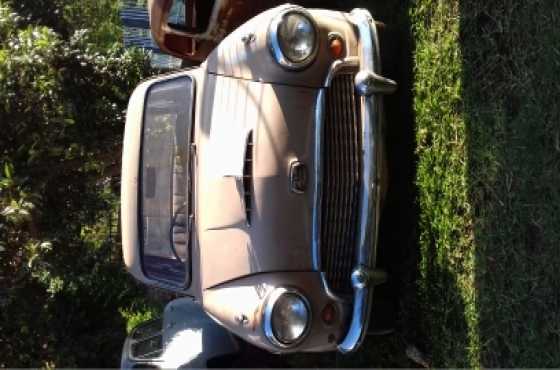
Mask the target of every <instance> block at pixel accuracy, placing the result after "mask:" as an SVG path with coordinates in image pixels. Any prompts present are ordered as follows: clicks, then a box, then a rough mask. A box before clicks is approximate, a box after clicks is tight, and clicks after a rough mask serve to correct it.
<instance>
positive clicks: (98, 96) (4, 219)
mask: <svg viewBox="0 0 560 370" xmlns="http://www.w3.org/2000/svg"><path fill="white" fill-rule="evenodd" d="M72 3H74V2H72ZM109 3H113V8H112V9H113V11H115V10H116V6H115V5H114V4H115V2H106V1H95V0H90V1H85V2H80V3H76V4H78V5H80V6H83V9H86V10H87V9H90V10H92V9H96V8H95V7H96V6H98V5H99V4H109ZM10 4H11V5H13V6H14V7H13V8H12V7H9V6H7V5H10ZM76 4H74V5H72V4H71V2H67V3H64V2H63V1H37V2H36V1H31V0H29V1H17V4H16V2H15V1H14V2H2V1H1V0H0V132H1V133H2V134H1V135H0V171H1V174H0V327H1V330H0V353H2V355H1V356H0V367H3V366H10V367H37V366H47V367H50V366H59V367H60V366H64V367H70V366H88V367H94V366H95V367H98V366H111V367H114V366H116V365H117V364H118V359H119V356H120V348H121V346H122V341H123V339H124V336H125V335H126V322H125V318H126V317H124V316H126V315H123V314H121V313H122V312H132V311H130V310H132V308H133V307H136V306H139V307H140V306H141V307H144V306H146V304H147V303H145V302H144V301H143V298H142V297H143V296H144V294H143V292H141V291H140V290H139V288H138V286H137V285H135V284H134V283H133V282H132V281H131V279H130V278H129V277H128V275H127V274H126V273H125V272H124V270H123V267H122V261H121V257H120V244H119V243H120V240H119V237H118V232H117V231H118V211H117V210H118V186H119V176H120V156H121V141H122V133H123V128H124V115H125V110H126V105H127V101H128V96H129V94H130V92H131V91H132V89H133V88H134V87H135V86H136V84H137V83H138V82H139V80H141V79H142V78H144V77H145V76H147V75H149V74H150V73H151V70H150V67H149V63H148V60H147V58H146V55H145V54H143V53H142V52H140V51H138V50H125V49H124V48H123V47H122V45H120V44H119V43H117V42H114V41H115V40H116V39H115V40H111V38H110V37H105V38H103V37H101V36H100V33H99V31H98V30H97V31H88V30H86V29H83V26H87V22H85V21H84V22H82V23H79V22H76V19H79V18H80V14H78V8H77V5H76ZM84 4H85V5H84ZM51 8H52V9H51ZM13 9H17V10H18V12H20V13H21V14H18V13H16V12H14V11H13ZM98 10H99V11H98V13H99V14H103V11H102V10H104V9H98ZM61 12H62V13H63V14H62V16H61ZM82 15H83V14H82ZM89 22H90V24H95V20H94V19H90V20H89ZM76 24H77V26H76ZM108 29H109V28H107V30H108ZM115 30H118V27H117V26H115ZM107 35H109V32H106V34H105V36H107ZM119 37H120V36H119ZM100 40H102V42H101V41H100ZM103 40H104V41H103Z"/></svg>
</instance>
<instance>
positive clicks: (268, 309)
mask: <svg viewBox="0 0 560 370" xmlns="http://www.w3.org/2000/svg"><path fill="white" fill-rule="evenodd" d="M284 294H294V295H296V296H298V297H299V298H300V299H301V300H302V301H303V304H304V305H305V307H306V308H307V313H308V319H307V326H306V327H305V330H304V331H303V333H302V334H301V336H300V337H299V338H298V339H296V340H295V341H294V342H293V343H290V344H286V343H282V342H280V341H279V340H278V339H277V338H276V336H275V335H274V331H273V330H272V311H273V309H274V305H275V304H276V301H278V299H279V298H280V297H281V296H282V295H284ZM312 320H313V317H312V312H311V305H310V304H309V301H308V300H307V298H306V297H305V296H304V295H303V294H301V293H300V292H299V291H298V290H296V289H294V288H290V287H285V288H276V289H274V290H273V291H272V292H270V294H269V295H268V297H267V298H266V302H265V306H264V310H263V320H262V321H263V331H264V334H265V336H266V337H267V339H268V340H269V341H270V343H272V344H274V345H275V346H277V347H280V348H293V347H295V346H297V345H298V344H299V343H301V342H302V341H303V340H304V339H305V337H306V336H307V334H308V333H309V330H310V328H311V322H312Z"/></svg>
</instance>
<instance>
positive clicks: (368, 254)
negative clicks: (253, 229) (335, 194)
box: [313, 9, 397, 353]
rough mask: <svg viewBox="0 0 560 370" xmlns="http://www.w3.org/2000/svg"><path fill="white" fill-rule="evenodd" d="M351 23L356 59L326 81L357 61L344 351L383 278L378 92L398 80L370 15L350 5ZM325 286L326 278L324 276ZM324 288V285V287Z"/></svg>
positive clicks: (316, 227) (360, 329)
mask: <svg viewBox="0 0 560 370" xmlns="http://www.w3.org/2000/svg"><path fill="white" fill-rule="evenodd" d="M350 19H351V21H352V22H353V23H354V25H355V28H356V30H357V38H358V43H359V48H360V49H359V57H358V59H357V60H356V59H355V58H353V59H348V60H344V61H338V62H335V63H334V64H333V66H332V67H331V71H330V73H329V75H328V77H327V79H326V81H325V86H326V87H327V86H328V85H329V84H330V81H331V79H332V75H334V73H335V72H336V70H337V69H338V68H339V67H341V66H342V65H344V64H347V65H348V64H349V65H356V64H357V65H358V73H357V74H356V76H355V79H354V85H355V90H356V92H357V94H358V95H359V97H360V111H359V114H360V119H361V122H362V125H361V132H360V135H361V143H362V148H361V155H362V158H361V164H362V165H361V166H362V168H361V178H360V189H359V210H358V220H359V221H358V229H357V238H356V243H357V245H356V247H355V251H356V253H355V260H354V267H353V269H352V274H351V277H350V279H351V283H352V288H353V300H352V313H351V320H350V325H349V327H348V330H347V332H346V335H345V336H343V338H342V340H341V341H340V343H339V344H338V350H339V351H340V352H343V353H347V352H352V351H354V350H356V349H357V348H358V347H359V345H360V344H361V343H362V341H363V339H364V337H365V334H366V332H367V328H368V321H369V313H370V310H371V302H372V295H373V288H374V287H375V285H379V284H381V283H383V282H384V281H385V280H386V277H385V273H384V272H383V271H380V270H376V268H375V262H376V250H377V237H378V226H379V214H380V203H381V202H380V201H381V189H380V187H381V182H380V180H381V168H382V155H383V153H382V148H381V141H382V140H383V139H382V137H383V133H382V129H383V125H382V123H383V108H382V95H384V94H391V93H393V92H394V91H395V90H396V87H397V85H396V83H395V82H394V81H392V80H389V79H387V78H384V77H382V76H381V75H380V74H381V58H380V53H379V39H378V35H377V28H376V25H375V22H374V20H373V18H372V16H371V15H370V13H369V12H368V11H367V10H365V9H354V10H353V11H352V12H351V17H350ZM324 104H325V102H324V94H320V95H319V104H318V105H317V108H318V109H317V111H316V123H317V126H316V132H315V135H316V138H315V143H316V144H315V158H316V164H315V176H314V178H315V183H314V194H315V196H314V216H313V241H314V246H313V250H314V264H315V266H316V268H317V269H318V270H319V271H321V266H320V264H321V262H320V261H321V258H320V245H319V244H320V235H321V234H320V218H321V216H320V212H321V198H322V189H321V188H322V184H321V179H322V164H321V153H322V147H321V145H322V131H323V118H324V117H323V111H324ZM323 282H324V284H325V285H326V281H325V279H323ZM325 288H326V289H327V290H328V286H326V287H325Z"/></svg>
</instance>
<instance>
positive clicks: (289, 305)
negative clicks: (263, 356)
mask: <svg viewBox="0 0 560 370" xmlns="http://www.w3.org/2000/svg"><path fill="white" fill-rule="evenodd" d="M310 322H311V311H310V310H309V303H308V301H307V299H306V298H305V297H304V296H303V295H301V294H300V293H299V292H297V291H296V290H294V289H289V288H278V289H275V290H274V291H273V292H272V293H271V294H270V296H269V297H268V299H267V302H266V307H265V312H264V331H265V334H266V336H267V338H268V339H269V340H270V341H271V342H272V343H274V344H276V345H277V346H280V347H284V348H286V347H291V346H294V345H296V344H297V343H299V342H300V341H301V340H302V339H303V338H304V337H305V335H306V334H307V331H308V329H309V324H310Z"/></svg>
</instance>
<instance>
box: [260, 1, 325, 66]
mask: <svg viewBox="0 0 560 370" xmlns="http://www.w3.org/2000/svg"><path fill="white" fill-rule="evenodd" d="M269 41H270V47H271V50H272V54H273V55H274V57H275V58H276V61H277V62H278V63H280V65H282V66H284V67H287V68H292V69H297V68H303V67H305V66H307V65H308V64H309V63H311V62H312V61H313V60H314V57H315V53H316V50H317V29H316V27H315V24H314V23H313V21H312V19H311V17H310V16H308V15H307V14H306V12H304V11H303V10H288V11H286V12H285V13H283V14H280V15H279V16H277V17H276V18H274V19H273V21H272V23H271V25H270V31H269Z"/></svg>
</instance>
